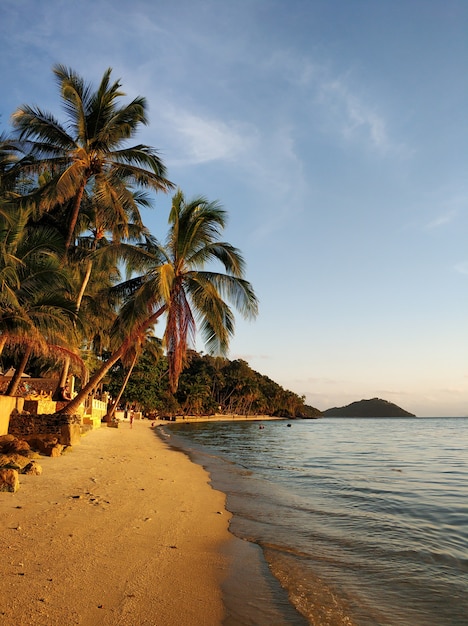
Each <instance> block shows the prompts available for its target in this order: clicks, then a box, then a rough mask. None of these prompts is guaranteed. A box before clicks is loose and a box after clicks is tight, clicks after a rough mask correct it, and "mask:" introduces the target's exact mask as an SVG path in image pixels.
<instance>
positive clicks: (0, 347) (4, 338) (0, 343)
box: [0, 335, 7, 356]
mask: <svg viewBox="0 0 468 626" xmlns="http://www.w3.org/2000/svg"><path fill="white" fill-rule="evenodd" d="M6 342H7V336H6V335H2V336H1V337H0V356H1V354H2V352H3V348H4V347H5V344H6Z"/></svg>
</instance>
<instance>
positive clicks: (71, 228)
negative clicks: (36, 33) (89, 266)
mask: <svg viewBox="0 0 468 626" xmlns="http://www.w3.org/2000/svg"><path fill="white" fill-rule="evenodd" d="M53 71H54V74H55V77H56V80H57V83H58V85H59V88H60V95H61V98H62V102H63V105H64V109H65V113H66V116H67V120H66V124H65V125H63V124H61V123H60V122H59V121H58V120H57V119H56V118H55V117H54V116H53V115H52V114H51V113H48V112H46V111H43V110H42V109H40V108H38V107H31V106H28V105H23V106H21V107H19V108H18V109H17V110H16V111H15V112H14V113H13V116H12V123H13V126H14V127H15V128H16V130H17V133H18V138H19V142H20V143H19V145H21V146H22V147H23V150H24V151H25V152H27V153H29V155H30V157H31V158H30V162H29V163H27V164H25V165H24V167H25V170H26V171H27V172H30V173H32V174H35V175H36V176H39V175H40V174H43V173H44V172H45V173H46V174H47V177H46V179H45V180H44V184H43V185H42V186H40V187H39V188H38V189H37V191H35V192H34V193H33V194H31V195H30V196H29V198H28V199H29V201H30V202H31V203H32V204H33V206H35V207H36V218H38V217H40V216H41V215H42V214H43V213H44V212H54V213H55V216H56V217H57V221H58V222H60V221H62V222H64V223H65V224H66V233H65V249H66V250H67V251H68V249H69V248H70V246H71V245H72V243H73V241H74V239H75V237H76V235H77V234H79V233H76V225H77V221H78V218H79V214H80V211H81V210H82V206H83V203H84V201H85V199H86V197H87V196H88V195H89V194H92V195H94V196H95V197H96V198H97V201H98V202H99V204H100V205H102V206H104V207H107V208H108V210H112V212H113V213H114V216H115V220H116V221H118V222H123V221H126V220H127V219H128V217H129V216H133V218H135V216H139V212H138V205H137V203H136V202H135V196H134V194H133V191H134V189H135V188H139V189H141V188H143V189H144V188H147V189H152V190H154V191H165V192H166V191H168V190H170V189H171V188H173V185H172V183H171V182H170V181H169V180H168V179H167V178H166V168H165V166H164V164H163V162H162V160H161V159H160V157H159V156H158V153H157V151H156V150H154V149H153V148H151V147H149V146H146V145H143V144H138V145H135V146H131V147H129V146H127V141H128V140H129V139H132V138H133V137H134V135H135V133H136V132H137V130H138V129H139V126H140V125H141V124H147V117H146V100H145V99H144V98H142V97H137V98H135V99H134V100H133V101H132V102H130V103H129V104H126V105H122V106H120V105H119V103H118V99H119V98H121V97H122V96H124V95H125V94H124V93H123V92H122V91H121V89H120V87H121V84H120V82H119V81H118V80H117V81H115V82H113V83H111V80H110V76H111V72H112V70H111V68H109V69H108V70H106V72H105V73H104V75H103V78H102V80H101V83H100V85H99V87H98V88H97V90H93V88H92V87H91V86H90V85H89V84H86V83H85V81H84V80H83V78H82V77H81V76H79V75H78V74H77V73H76V72H74V71H73V70H71V69H69V68H66V67H65V66H63V65H56V66H54V68H53ZM60 217H62V218H64V220H60V219H59V218H60ZM133 221H134V222H135V221H136V220H135V219H133Z"/></svg>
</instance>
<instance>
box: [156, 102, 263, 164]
mask: <svg viewBox="0 0 468 626" xmlns="http://www.w3.org/2000/svg"><path fill="white" fill-rule="evenodd" d="M161 110H162V111H164V113H163V117H162V120H163V122H164V125H165V126H166V129H170V137H171V142H172V144H175V145H174V146H173V149H172V153H173V154H178V155H180V156H179V157H178V158H177V160H176V161H174V160H172V161H171V164H172V165H197V164H200V163H209V162H210V161H233V160H236V159H238V158H240V156H241V155H242V154H244V153H245V152H247V151H249V150H251V149H252V146H253V144H254V143H255V131H254V129H253V128H252V127H250V126H248V125H247V124H243V123H240V122H236V121H233V122H225V121H222V120H221V119H216V118H215V117H209V116H202V115H200V114H196V113H194V112H190V111H188V110H184V109H182V108H180V107H177V106H175V105H174V104H167V103H166V105H165V106H164V108H162V109H161Z"/></svg>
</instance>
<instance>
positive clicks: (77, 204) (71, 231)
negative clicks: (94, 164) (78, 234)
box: [65, 180, 87, 252]
mask: <svg viewBox="0 0 468 626" xmlns="http://www.w3.org/2000/svg"><path fill="white" fill-rule="evenodd" d="M86 182H87V181H86V180H84V181H83V182H82V184H81V186H80V188H79V189H78V193H77V194H76V198H75V202H74V204H73V211H72V214H71V218H70V224H69V226H68V233H67V240H66V241H65V252H68V249H69V248H70V246H71V244H72V240H73V234H74V232H75V226H76V222H77V221H78V215H79V212H80V206H81V200H82V198H83V193H84V190H85V187H86Z"/></svg>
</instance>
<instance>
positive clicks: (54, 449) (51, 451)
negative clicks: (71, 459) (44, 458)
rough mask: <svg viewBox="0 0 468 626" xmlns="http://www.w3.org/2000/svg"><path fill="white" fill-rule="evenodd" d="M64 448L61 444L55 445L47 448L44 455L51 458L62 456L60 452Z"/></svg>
mask: <svg viewBox="0 0 468 626" xmlns="http://www.w3.org/2000/svg"><path fill="white" fill-rule="evenodd" d="M64 447H65V446H63V445H62V444H61V443H56V444H55V445H54V446H51V447H50V448H47V450H46V454H47V455H48V456H51V457H58V456H62V451H63V449H64Z"/></svg>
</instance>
